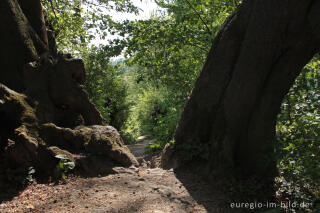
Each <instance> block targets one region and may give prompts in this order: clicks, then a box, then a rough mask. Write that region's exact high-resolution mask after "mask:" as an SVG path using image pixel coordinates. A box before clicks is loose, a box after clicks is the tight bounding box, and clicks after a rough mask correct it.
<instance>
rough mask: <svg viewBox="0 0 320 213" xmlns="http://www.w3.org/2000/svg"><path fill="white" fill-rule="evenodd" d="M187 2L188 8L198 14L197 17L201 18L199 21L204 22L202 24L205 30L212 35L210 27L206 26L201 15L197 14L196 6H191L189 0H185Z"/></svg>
mask: <svg viewBox="0 0 320 213" xmlns="http://www.w3.org/2000/svg"><path fill="white" fill-rule="evenodd" d="M185 1H186V2H187V4H188V5H189V6H190V8H191V9H192V10H193V11H194V12H195V13H196V14H197V15H198V17H199V19H200V20H201V22H202V23H203V24H204V26H205V27H206V28H207V32H208V33H209V34H210V35H212V31H211V30H210V28H209V27H208V24H207V23H206V22H205V21H204V20H203V18H202V17H201V15H200V14H199V12H198V11H197V10H196V8H194V7H193V5H192V4H191V3H190V2H189V0H185Z"/></svg>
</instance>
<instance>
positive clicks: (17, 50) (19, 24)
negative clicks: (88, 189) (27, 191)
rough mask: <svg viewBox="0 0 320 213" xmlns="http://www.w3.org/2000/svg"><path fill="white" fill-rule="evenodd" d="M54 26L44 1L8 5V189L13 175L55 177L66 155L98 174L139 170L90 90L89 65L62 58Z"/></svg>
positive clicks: (0, 129)
mask: <svg viewBox="0 0 320 213" xmlns="http://www.w3.org/2000/svg"><path fill="white" fill-rule="evenodd" d="M48 26H49V24H48V23H46V21H45V17H44V11H43V9H42V6H41V4H40V0H28V1H26V0H0V29H1V33H0V40H1V42H2V43H1V49H0V182H4V181H5V180H2V178H3V177H6V175H4V174H3V173H5V172H6V171H7V169H8V168H16V167H25V168H28V167H30V166H33V167H34V168H36V171H37V173H38V174H39V175H43V174H47V173H48V174H49V175H52V174H50V173H52V172H53V171H54V168H55V166H56V165H57V162H58V161H57V159H56V158H55V156H56V155H58V154H63V155H65V156H66V157H67V158H68V160H70V161H76V162H75V163H76V164H77V165H78V166H79V167H78V168H79V169H81V168H82V169H84V170H85V172H87V173H92V174H101V173H105V172H109V171H110V167H112V166H114V165H122V166H131V165H137V164H138V163H137V161H136V159H135V157H134V156H133V155H132V154H131V153H130V151H129V150H128V148H127V147H126V146H125V145H124V143H123V141H122V139H121V136H120V134H119V133H118V132H117V130H116V129H114V128H113V127H110V126H103V125H102V117H101V115H100V113H99V111H98V110H97V108H96V107H95V105H94V104H93V103H91V102H90V100H89V97H88V94H87V92H86V91H85V90H84V89H83V84H84V81H85V68H84V63H83V61H82V60H81V59H76V58H73V57H72V56H71V55H70V54H63V53H61V52H57V49H56V44H55V39H54V34H53V32H52V29H49V28H50V27H48ZM74 153H83V154H84V155H83V156H82V157H81V158H77V159H75V158H74V157H73V154H74ZM91 161H93V162H92V163H91V164H94V165H95V166H93V167H92V165H90V166H87V165H86V163H85V162H91ZM97 165H100V166H97ZM89 170H90V171H89Z"/></svg>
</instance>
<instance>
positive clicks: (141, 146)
mask: <svg viewBox="0 0 320 213" xmlns="http://www.w3.org/2000/svg"><path fill="white" fill-rule="evenodd" d="M151 143H152V140H150V139H148V138H147V136H140V137H138V138H137V143H136V144H132V145H127V147H128V148H129V149H130V151H131V152H132V154H133V155H134V156H135V157H144V156H145V150H146V148H147V147H148V146H149V145H150V144H151Z"/></svg>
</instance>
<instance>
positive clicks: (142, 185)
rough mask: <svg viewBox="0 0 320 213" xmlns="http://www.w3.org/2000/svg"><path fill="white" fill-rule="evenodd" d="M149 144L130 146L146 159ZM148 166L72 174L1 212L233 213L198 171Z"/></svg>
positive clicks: (7, 202)
mask: <svg viewBox="0 0 320 213" xmlns="http://www.w3.org/2000/svg"><path fill="white" fill-rule="evenodd" d="M149 143H150V140H148V139H147V138H141V140H140V141H139V143H138V144H135V145H130V146H129V148H130V150H131V151H132V152H133V154H134V155H135V156H137V157H140V158H141V157H144V156H145V152H144V151H145V148H146V146H148V145H149ZM148 165H150V164H142V165H141V166H140V167H130V168H122V167H116V168H114V169H113V174H110V175H107V176H103V177H90V178H85V177H78V176H70V177H68V178H67V180H66V183H65V184H58V185H54V184H38V183H33V184H31V185H29V186H27V187H26V188H25V189H24V190H23V191H21V192H19V193H17V194H16V195H15V196H12V197H10V198H9V199H2V200H3V202H2V203H1V204H0V212H6V213H10V212H23V213H24V212H34V213H39V212H49V213H53V212H59V213H63V212H76V213H81V212H85V213H98V212H99V213H100V212H101V213H103V212H111V213H120V212H121V213H122V212H123V213H127V212H128V213H131V212H139V213H169V212H172V213H184V212H188V213H189V212H194V213H198V212H199V213H202V212H203V213H205V212H217V213H220V212H222V213H223V212H231V211H230V210H228V208H226V209H222V208H220V207H219V206H221V200H223V198H222V195H221V193H218V190H217V189H213V188H212V186H210V185H209V184H207V183H206V182H204V181H202V180H201V178H199V176H197V174H195V173H194V172H187V171H183V172H177V171H173V170H163V169H161V168H149V166H148ZM0 195H1V192H0ZM0 198H1V196H0ZM0 202H1V201H0ZM223 206H225V207H226V206H227V205H226V204H225V203H224V204H223ZM233 212H234V211H233Z"/></svg>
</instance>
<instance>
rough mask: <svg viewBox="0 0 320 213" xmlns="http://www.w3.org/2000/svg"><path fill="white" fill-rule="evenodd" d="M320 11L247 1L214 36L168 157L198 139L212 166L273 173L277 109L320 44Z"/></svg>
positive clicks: (277, 1)
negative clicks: (208, 148)
mask: <svg viewBox="0 0 320 213" xmlns="http://www.w3.org/2000/svg"><path fill="white" fill-rule="evenodd" d="M319 11H320V2H319V1H316V0H304V1H301V0H268V1H265V0H245V1H243V3H242V4H241V5H240V6H239V7H238V9H237V10H236V11H235V12H234V13H233V14H232V15H231V16H230V17H229V18H228V19H227V20H226V22H225V23H224V25H223V27H222V28H221V30H220V32H219V33H218V35H217V36H216V38H215V39H214V41H213V45H212V48H211V50H210V52H209V54H208V57H207V60H206V63H205V65H204V67H203V70H202V72H201V73H200V76H199V77H198V79H197V81H196V83H195V86H194V89H193V91H192V93H191V95H190V98H189V100H188V102H187V104H186V105H185V108H184V111H183V113H182V116H181V119H180V121H179V124H178V127H177V129H176V132H175V135H174V139H175V145H174V148H173V149H171V150H173V153H172V154H171V156H172V157H170V156H169V159H170V158H171V159H174V158H179V159H178V160H180V161H181V160H182V161H183V158H184V157H183V156H187V155H188V153H187V152H185V151H184V150H183V147H185V146H187V145H188V144H190V143H197V144H198V145H199V146H203V145H208V146H209V147H210V150H209V153H210V157H209V160H208V161H207V165H206V166H208V168H209V170H210V171H213V172H214V171H224V172H230V173H231V174H236V175H241V176H243V175H244V176H258V177H263V178H267V177H271V178H272V177H274V175H275V174H276V166H275V161H274V136H275V124H276V120H277V114H278V113H279V110H280V105H281V102H282V99H283V98H284V96H285V94H286V93H287V92H288V90H289V88H290V87H291V85H292V84H293V82H294V80H295V78H296V77H297V76H298V75H299V73H300V72H301V70H302V68H303V67H304V65H305V64H307V63H308V61H309V60H310V59H311V58H312V57H313V55H314V54H315V53H317V52H318V51H319V47H320V27H319V26H320V13H319ZM165 153H166V151H165ZM164 156H165V154H164ZM177 156H180V157H177ZM168 162H169V161H168ZM168 162H166V161H165V160H163V165H164V166H166V165H165V164H168V166H170V165H169V164H170V163H168Z"/></svg>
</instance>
